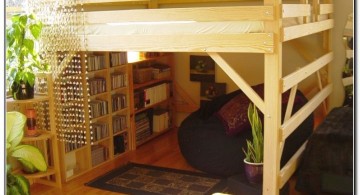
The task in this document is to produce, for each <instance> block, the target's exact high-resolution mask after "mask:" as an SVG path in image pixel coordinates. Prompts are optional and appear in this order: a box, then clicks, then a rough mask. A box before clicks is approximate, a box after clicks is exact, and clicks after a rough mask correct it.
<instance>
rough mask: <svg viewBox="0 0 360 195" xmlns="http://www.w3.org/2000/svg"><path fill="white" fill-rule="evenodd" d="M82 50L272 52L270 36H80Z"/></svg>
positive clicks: (263, 34)
mask: <svg viewBox="0 0 360 195" xmlns="http://www.w3.org/2000/svg"><path fill="white" fill-rule="evenodd" d="M79 39H80V40H81V41H80V43H81V44H83V45H81V49H82V50H83V51H164V52H247V53H271V52H272V49H273V36H272V35H271V34H269V33H243V34H183V35H181V34H179V35H171V34H170V35H155V34H149V35H140V34H139V35H118V36H116V35H88V36H86V40H84V37H83V36H81V35H79Z"/></svg>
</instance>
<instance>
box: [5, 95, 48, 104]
mask: <svg viewBox="0 0 360 195" xmlns="http://www.w3.org/2000/svg"><path fill="white" fill-rule="evenodd" d="M48 100H49V96H47V95H34V98H33V99H27V100H14V99H13V98H7V99H6V103H7V104H29V103H36V102H42V101H48Z"/></svg>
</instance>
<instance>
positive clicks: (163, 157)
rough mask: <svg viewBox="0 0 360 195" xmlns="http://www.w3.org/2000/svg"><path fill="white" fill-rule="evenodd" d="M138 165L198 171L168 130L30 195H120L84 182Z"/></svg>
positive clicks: (295, 194) (36, 187)
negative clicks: (88, 169)
mask: <svg viewBox="0 0 360 195" xmlns="http://www.w3.org/2000/svg"><path fill="white" fill-rule="evenodd" d="M129 161H131V162H136V163H143V164H150V165H155V166H162V167H169V168H175V169H182V170H189V171H197V170H195V169H194V168H192V167H191V166H190V165H189V164H187V162H186V161H185V159H184V158H183V157H182V155H181V153H180V149H179V146H178V141H177V130H175V129H174V130H172V131H169V132H167V133H165V134H163V135H161V136H160V137H158V138H156V139H154V140H152V141H150V142H148V143H146V144H144V145H142V146H140V147H139V148H138V149H137V150H136V151H131V152H129V153H128V154H126V155H124V156H122V157H120V158H117V159H115V160H113V161H111V162H108V163H105V164H103V165H101V166H99V167H96V168H95V169H93V170H91V171H89V172H87V173H85V174H83V175H82V176H79V177H77V178H76V179H73V180H71V181H70V182H68V183H65V184H63V186H62V188H61V189H59V188H54V187H49V186H45V185H41V184H33V185H32V186H31V194H35V195H38V194H45V195H61V194H77V195H85V194H100V195H101V194H103V195H108V194H119V193H113V192H108V191H103V190H99V189H95V188H91V187H87V186H85V185H84V183H86V182H88V181H90V180H92V179H94V178H96V177H98V176H101V175H103V174H104V173H106V172H108V171H110V170H112V169H114V168H116V167H119V166H121V165H123V164H126V163H127V162H129ZM290 186H291V187H290V188H291V192H290V194H291V195H299V194H300V193H298V192H296V191H295V190H294V187H293V186H294V180H293V179H292V180H291V181H290Z"/></svg>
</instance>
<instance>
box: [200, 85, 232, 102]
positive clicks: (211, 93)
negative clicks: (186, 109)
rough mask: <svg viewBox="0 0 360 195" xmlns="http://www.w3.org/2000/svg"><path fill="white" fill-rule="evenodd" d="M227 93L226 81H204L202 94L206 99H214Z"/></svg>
mask: <svg viewBox="0 0 360 195" xmlns="http://www.w3.org/2000/svg"><path fill="white" fill-rule="evenodd" d="M223 94H226V83H212V82H202V83H201V86H200V96H201V97H203V98H206V99H213V98H215V97H218V96H220V95H223Z"/></svg>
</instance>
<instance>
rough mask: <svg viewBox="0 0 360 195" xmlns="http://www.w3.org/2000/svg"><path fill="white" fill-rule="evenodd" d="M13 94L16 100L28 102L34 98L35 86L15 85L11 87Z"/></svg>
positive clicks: (21, 82) (21, 83) (22, 83)
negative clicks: (27, 100)
mask: <svg viewBox="0 0 360 195" xmlns="http://www.w3.org/2000/svg"><path fill="white" fill-rule="evenodd" d="M11 93H12V96H13V98H14V99H15V100H26V99H32V98H34V86H31V85H30V84H29V83H28V82H26V83H24V82H23V81H20V83H13V84H12V86H11Z"/></svg>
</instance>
